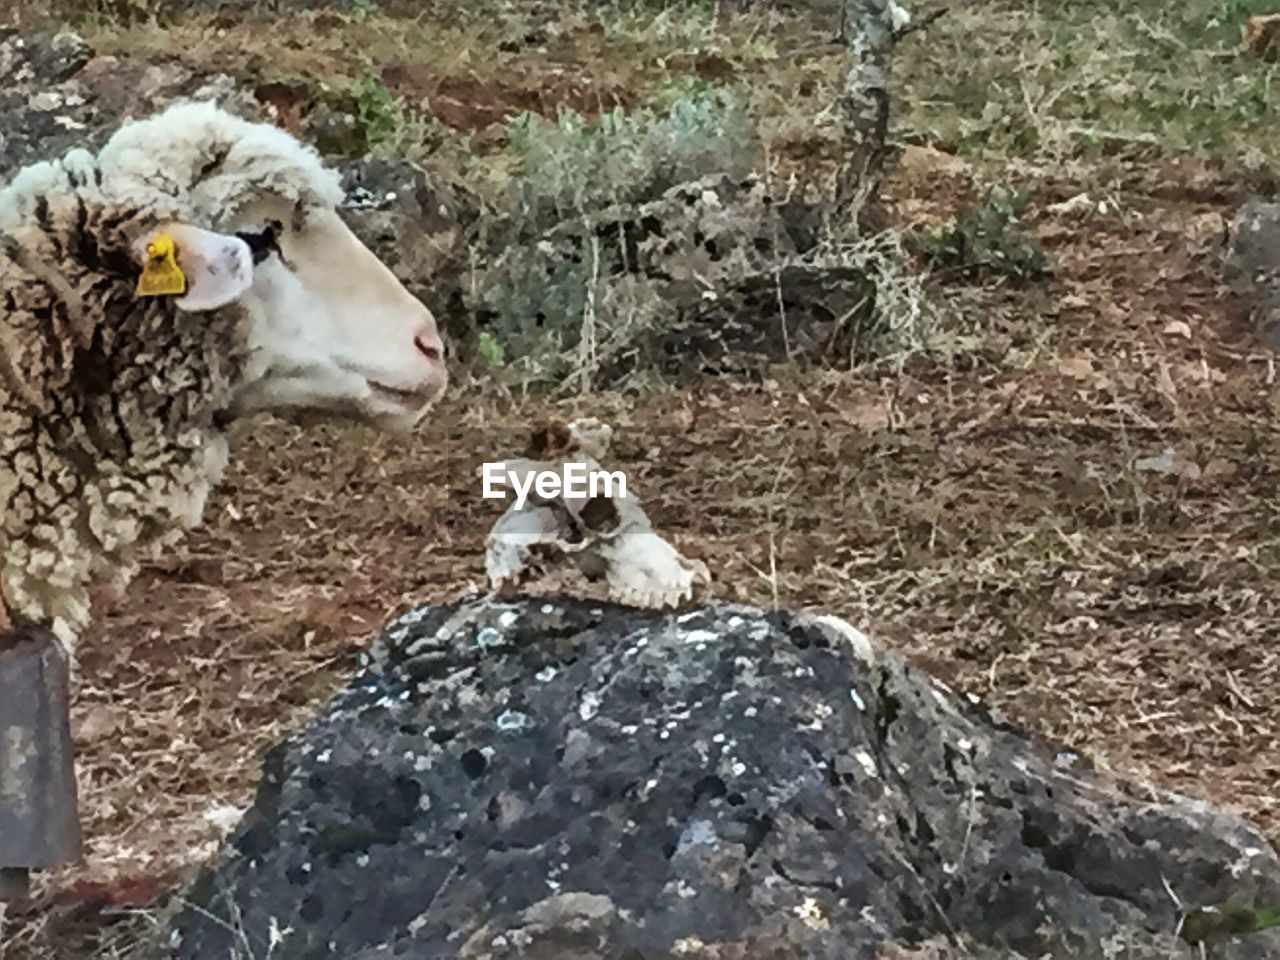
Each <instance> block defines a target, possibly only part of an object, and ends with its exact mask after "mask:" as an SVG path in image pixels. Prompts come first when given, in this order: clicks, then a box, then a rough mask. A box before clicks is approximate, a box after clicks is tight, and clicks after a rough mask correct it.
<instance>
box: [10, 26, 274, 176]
mask: <svg viewBox="0 0 1280 960" xmlns="http://www.w3.org/2000/svg"><path fill="white" fill-rule="evenodd" d="M186 97H191V98H196V99H207V100H213V101H215V102H217V103H219V104H221V105H222V106H224V107H226V108H227V109H230V110H233V111H235V112H237V113H240V114H242V115H244V116H250V117H253V118H255V119H257V118H261V117H262V116H264V114H263V112H262V110H261V107H260V106H259V104H258V103H257V101H256V100H254V99H253V97H252V96H251V95H250V94H248V93H246V92H245V91H243V90H241V89H239V88H238V87H237V85H236V84H235V82H234V81H233V80H231V78H230V77H226V76H222V75H216V76H210V75H207V74H201V73H198V72H196V71H194V70H192V69H191V68H190V67H189V66H187V65H186V64H184V63H183V62H181V61H179V60H176V59H174V60H168V61H164V62H155V63H148V62H143V61H125V60H120V59H118V58H116V57H105V56H102V57H100V56H94V53H93V51H92V50H91V49H90V48H89V46H88V45H87V44H86V43H85V42H84V41H83V40H82V39H80V38H79V37H78V36H76V35H75V34H71V33H60V34H47V33H25V34H24V33H16V32H13V31H8V32H5V31H3V29H0V185H3V184H4V183H5V182H6V181H7V180H8V179H9V178H10V177H11V176H12V175H13V174H14V173H16V172H17V171H18V170H20V169H21V168H22V167H24V166H26V165H27V164H29V163H34V162H36V161H38V160H48V159H50V158H52V157H59V156H61V155H62V154H64V153H65V152H66V151H67V150H69V149H71V148H72V147H85V148H88V149H91V150H92V149H97V148H98V147H100V146H101V145H102V144H103V143H104V142H106V140H107V138H108V137H110V136H111V134H112V133H113V132H114V131H115V129H116V127H118V126H119V125H120V124H121V123H122V122H124V121H125V120H126V119H128V118H130V117H143V116H146V115H148V114H150V113H153V112H155V111H156V110H159V109H161V108H163V107H164V106H166V105H168V104H169V103H172V102H173V101H174V100H176V99H180V98H186Z"/></svg>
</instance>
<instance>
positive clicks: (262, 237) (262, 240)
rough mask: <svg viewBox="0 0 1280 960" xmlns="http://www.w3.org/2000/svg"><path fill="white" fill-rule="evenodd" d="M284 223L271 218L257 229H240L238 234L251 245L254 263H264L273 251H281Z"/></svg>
mask: <svg viewBox="0 0 1280 960" xmlns="http://www.w3.org/2000/svg"><path fill="white" fill-rule="evenodd" d="M281 228H282V224H281V223H280V222H279V221H278V220H269V221H268V222H267V223H265V224H263V225H262V226H261V227H258V228H257V229H255V230H240V231H238V232H237V233H236V236H237V237H239V238H240V239H241V240H243V241H244V242H245V243H247V244H248V245H249V252H250V253H251V254H253V262H254V264H255V265H256V264H259V263H262V262H263V261H264V260H266V259H267V257H269V256H271V254H273V253H279V252H280V241H279V235H280V231H281Z"/></svg>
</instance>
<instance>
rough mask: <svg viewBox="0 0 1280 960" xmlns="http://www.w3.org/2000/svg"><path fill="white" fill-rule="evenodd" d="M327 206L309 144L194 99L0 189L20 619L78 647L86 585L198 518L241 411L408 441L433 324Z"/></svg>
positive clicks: (7, 469)
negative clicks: (319, 420) (396, 433)
mask: <svg viewBox="0 0 1280 960" xmlns="http://www.w3.org/2000/svg"><path fill="white" fill-rule="evenodd" d="M341 199H342V197H341V191H340V190H339V188H338V181H337V178H336V175H335V174H333V173H332V171H329V170H326V169H325V168H324V167H323V165H322V164H321V162H320V160H319V158H318V156H317V155H316V154H315V153H314V152H313V151H311V150H309V149H308V148H306V147H304V146H303V145H302V144H300V143H299V142H298V141H296V140H294V139H293V138H292V137H291V136H289V135H288V134H287V133H284V132H283V131H280V130H277V129H275V128H273V127H270V126H267V125H262V124H253V123H249V122H247V121H244V120H241V119H239V118H236V117H233V116H231V115H229V114H227V113H225V112H223V111H221V110H219V109H218V108H216V107H214V106H212V105H208V104H187V105H182V106H178V107H173V108H170V109H169V110H168V111H166V112H164V113H162V114H159V115H157V116H155V117H152V118H150V119H147V120H142V121H138V122H134V123H130V124H128V125H126V126H125V127H123V128H121V129H120V130H119V131H117V133H116V135H115V136H114V137H113V138H112V139H111V140H110V141H109V142H108V143H107V145H106V146H105V147H104V148H103V149H102V151H101V152H100V153H99V154H98V155H97V156H96V157H95V156H93V155H91V154H89V153H88V152H87V151H83V150H79V151H72V152H71V153H69V154H68V155H67V156H65V157H63V158H62V159H61V160H57V161H52V162H47V163H42V164H36V165H34V166H32V167H28V168H27V169H26V170H24V171H22V172H20V173H19V174H18V175H17V177H15V179H14V181H13V182H12V183H11V184H10V185H9V186H8V187H7V188H4V189H0V600H3V601H4V604H5V605H7V606H8V607H9V609H10V610H11V611H12V612H13V613H14V614H16V615H17V616H18V617H20V618H22V619H26V620H32V621H35V622H38V623H42V624H45V625H47V626H50V627H52V628H53V629H54V631H55V633H57V635H58V636H59V637H60V638H61V639H62V640H63V641H64V643H66V644H67V645H70V644H71V643H72V642H73V640H74V638H75V637H76V636H77V635H78V633H79V631H80V630H81V629H82V628H83V627H84V626H85V625H86V624H87V622H88V604H89V601H88V592H89V588H90V586H92V585H93V584H95V583H99V582H103V581H105V582H107V583H111V584H114V585H115V586H117V587H123V586H124V585H125V584H126V583H127V582H128V580H129V579H130V578H131V576H132V574H133V571H134V570H135V569H136V565H137V562H138V552H139V549H140V548H141V547H143V546H146V545H160V544H162V543H164V542H168V541H169V540H170V539H171V538H172V537H173V536H175V535H177V534H179V533H180V532H181V530H182V529H184V528H187V527H190V526H193V525H194V524H195V523H197V522H198V520H199V518H200V515H201V513H202V512H203V508H204V504H205V500H206V498H207V496H208V493H209V490H210V488H211V486H212V484H213V483H214V482H216V480H217V478H218V477H219V476H220V474H221V471H222V469H223V468H224V466H225V462H226V456H227V450H226V441H225V439H224V430H225V427H226V425H227V423H228V422H229V421H230V420H232V419H234V418H235V417H236V416H240V415H245V414H250V413H254V412H258V411H265V410H281V409H286V408H306V409H316V410H320V411H323V412H327V413H332V414H338V415H344V416H352V417H356V418H359V419H362V420H366V421H369V422H372V423H376V424H378V425H380V426H383V427H386V428H393V429H407V428H408V427H410V426H412V425H413V424H415V423H416V422H418V420H420V418H421V417H422V416H423V415H424V414H425V413H426V411H427V410H428V409H429V408H430V407H431V405H432V404H433V403H434V402H435V401H436V400H437V399H438V398H439V397H440V395H441V394H442V392H443V391H444V389H445V385H446V373H445V369H444V364H443V356H442V354H443V348H442V346H441V341H440V338H439V335H438V333H437V330H436V325H435V321H434V319H433V317H432V316H431V314H430V312H429V311H428V310H427V309H426V307H424V306H423V305H422V304H421V303H420V302H419V301H417V300H416V299H415V298H414V297H412V296H411V295H410V294H409V293H408V291H407V290H405V288H404V287H403V286H402V285H401V284H400V283H399V281H397V280H396V278H395V277H394V276H393V274H392V273H391V271H390V270H388V269H387V268H386V267H385V266H384V265H383V264H382V263H381V262H380V261H379V260H378V259H377V258H376V257H375V256H374V255H373V253H372V252H370V251H369V250H368V249H367V248H366V247H365V246H364V245H363V244H362V243H360V241H359V240H358V239H357V238H356V237H355V235H354V234H353V233H352V232H351V231H350V230H349V229H348V228H347V226H346V225H345V224H344V223H343V221H342V219H341V217H340V216H339V213H338V205H339V203H340V202H341ZM157 267H159V268H160V269H161V274H162V276H159V278H158V279H157V276H156V275H155V274H154V271H155V270H156V269H157ZM149 272H150V273H151V274H152V275H151V276H148V274H149Z"/></svg>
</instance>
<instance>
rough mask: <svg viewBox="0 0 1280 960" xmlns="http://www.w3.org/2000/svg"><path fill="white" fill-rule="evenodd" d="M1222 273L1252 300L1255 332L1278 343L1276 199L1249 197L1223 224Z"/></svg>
mask: <svg viewBox="0 0 1280 960" xmlns="http://www.w3.org/2000/svg"><path fill="white" fill-rule="evenodd" d="M1223 274H1224V277H1225V279H1226V280H1227V282H1228V283H1229V284H1230V285H1231V286H1232V287H1233V288H1234V289H1235V290H1236V291H1237V292H1238V293H1242V294H1244V295H1245V296H1246V297H1248V298H1249V299H1250V300H1251V301H1252V302H1253V306H1254V317H1253V319H1254V324H1255V326H1256V329H1257V332H1258V336H1259V337H1261V339H1262V340H1263V342H1265V343H1266V344H1267V345H1268V346H1270V347H1272V348H1276V347H1280V203H1269V202H1267V201H1264V200H1260V199H1253V200H1250V201H1248V202H1247V203H1245V204H1244V205H1243V206H1242V207H1241V208H1240V210H1239V211H1238V212H1237V213H1236V215H1235V217H1234V218H1233V219H1232V221H1231V224H1230V225H1229V226H1228V228H1227V250H1226V255H1225V257H1224V260H1223Z"/></svg>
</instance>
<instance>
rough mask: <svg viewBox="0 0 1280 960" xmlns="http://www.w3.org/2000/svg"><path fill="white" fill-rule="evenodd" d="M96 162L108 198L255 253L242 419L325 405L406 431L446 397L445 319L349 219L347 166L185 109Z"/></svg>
mask: <svg viewBox="0 0 1280 960" xmlns="http://www.w3.org/2000/svg"><path fill="white" fill-rule="evenodd" d="M98 168H99V170H100V171H101V178H102V189H103V192H104V194H106V195H108V196H110V197H112V198H115V199H118V200H127V201H130V202H139V201H141V202H143V203H145V204H147V205H149V206H151V207H153V208H155V209H157V210H161V209H174V208H176V209H177V210H178V211H180V217H181V219H182V220H183V221H184V222H186V223H188V224H190V225H191V226H194V227H199V228H203V229H206V230H212V231H217V232H220V233H222V234H224V235H230V236H239V237H240V238H242V239H244V240H245V241H246V242H247V243H248V244H249V245H250V246H251V247H252V252H253V254H254V261H255V265H254V270H253V281H252V283H251V284H250V285H249V286H248V287H247V288H246V289H245V290H244V291H243V293H242V295H241V297H240V299H239V302H240V304H241V305H242V306H243V308H244V309H245V311H246V313H247V314H248V316H249V319H250V323H249V326H248V340H249V347H250V350H251V361H250V363H249V364H248V366H247V367H246V369H245V371H244V376H243V379H242V382H241V384H240V385H239V389H238V390H237V395H236V397H235V402H234V404H233V406H232V409H231V411H230V412H231V413H232V414H236V415H243V414H250V413H254V412H258V411H262V410H278V409H283V408H305V409H319V410H324V411H328V412H332V413H336V414H346V415H351V416H354V417H356V418H359V419H363V420H367V421H371V422H374V423H376V424H378V425H379V426H382V427H386V428H393V429H394V428H408V427H410V426H412V425H413V424H415V423H416V422H417V421H418V420H419V419H420V418H421V417H422V416H423V415H424V414H425V413H426V412H427V411H428V410H429V409H430V408H431V406H432V405H433V404H434V403H435V402H436V401H437V400H438V399H439V398H440V396H441V395H442V393H443V392H444V389H445V386H446V383H447V374H446V371H445V365H444V348H443V344H442V342H441V339H440V335H439V332H438V330H437V328H436V321H435V318H434V317H433V316H432V315H431V313H430V311H429V310H427V308H426V307H425V306H424V305H423V304H422V303H421V302H420V301H419V300H417V299H416V298H415V297H414V296H413V295H412V294H410V293H409V292H408V290H406V289H405V287H404V286H403V284H401V283H400V281H399V280H398V279H397V278H396V277H395V275H394V274H393V273H392V272H391V270H390V269H388V268H387V267H386V266H385V265H384V264H383V263H382V262H381V261H380V260H379V259H378V258H377V257H376V256H375V255H374V254H373V252H372V251H370V250H369V249H368V248H367V247H366V246H365V245H364V244H363V243H362V242H361V241H360V240H359V238H357V237H356V235H355V234H354V233H353V232H352V231H351V229H350V228H349V227H348V226H347V225H346V223H345V222H344V221H343V219H342V217H341V216H340V215H339V213H338V207H339V205H340V203H341V201H342V191H341V189H340V186H339V182H338V178H337V175H336V173H334V172H333V171H332V170H329V169H327V168H326V167H324V166H323V164H322V163H321V161H320V158H319V157H318V156H317V155H316V154H315V152H314V151H313V150H311V149H310V148H308V147H306V146H304V145H303V144H301V143H300V142H298V141H297V140H295V139H294V138H293V137H292V136H291V135H289V134H288V133H286V132H285V131H283V130H280V129H278V128H276V127H274V126H271V125H269V124H259V123H250V122H248V121H245V120H242V119H240V118H238V117H234V116H232V115H230V114H228V113H226V112H225V111H223V110H221V109H219V108H217V107H216V106H214V105H212V104H207V103H187V104H180V105H177V106H174V107H170V108H169V109H168V110H166V111H164V112H163V113H161V114H158V115H156V116H154V117H151V118H148V119H146V120H142V121H137V122H134V123H130V124H127V125H125V126H124V127H123V128H121V129H120V130H119V131H118V132H117V133H116V134H115V136H114V137H112V139H111V140H110V141H109V142H108V143H107V145H106V146H105V147H104V148H103V149H102V152H101V153H100V154H99V157H98ZM179 253H181V251H179Z"/></svg>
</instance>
